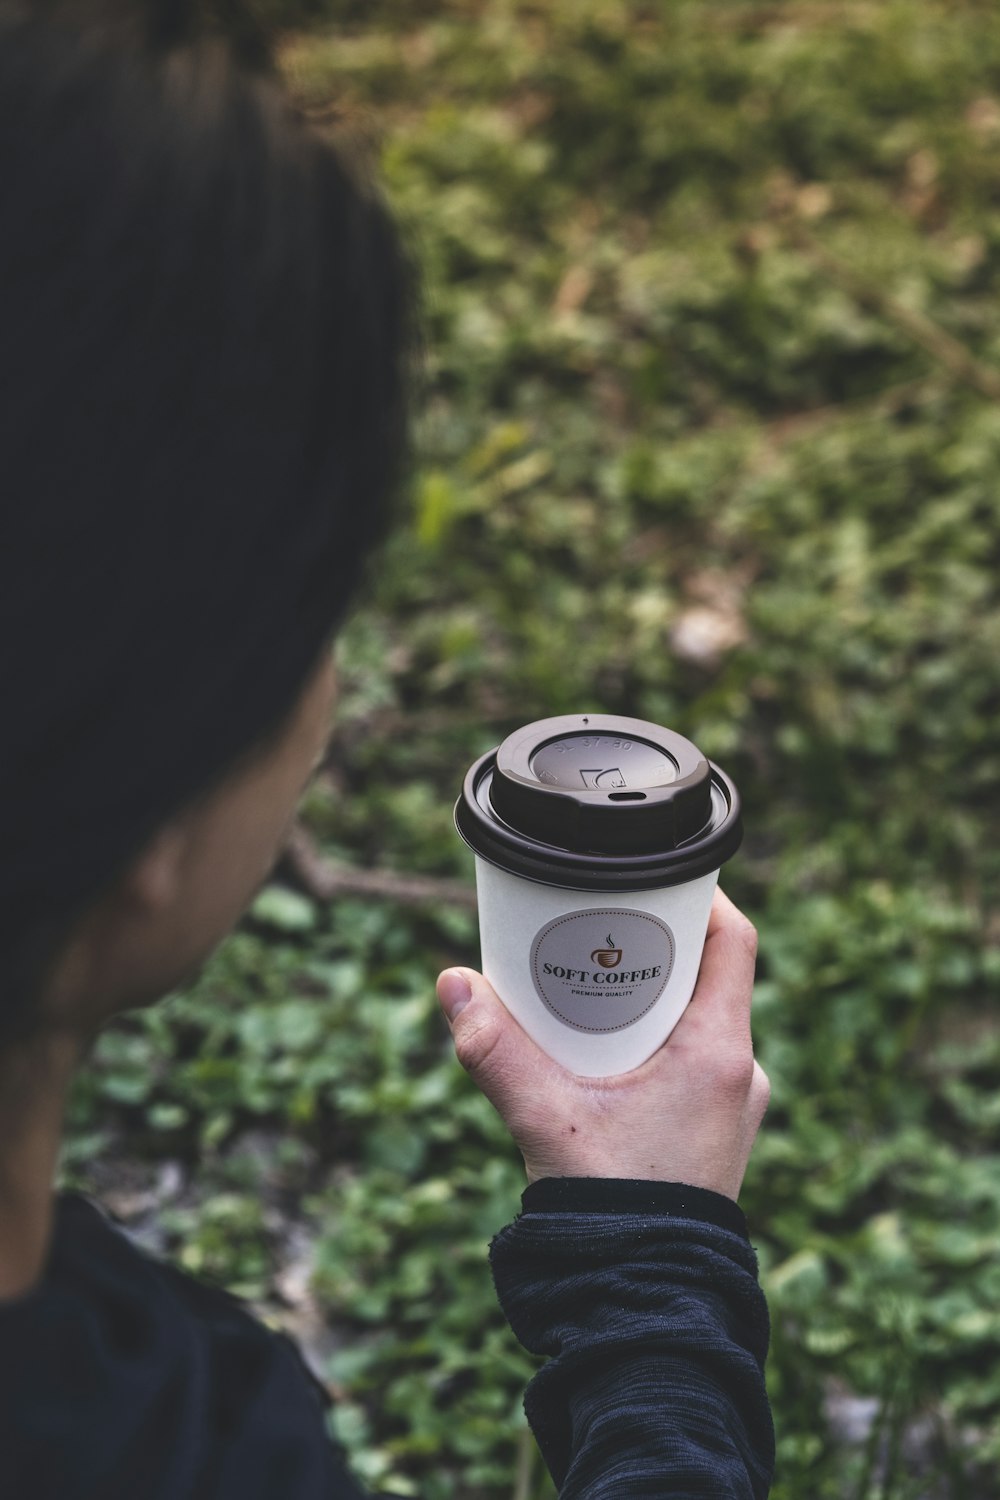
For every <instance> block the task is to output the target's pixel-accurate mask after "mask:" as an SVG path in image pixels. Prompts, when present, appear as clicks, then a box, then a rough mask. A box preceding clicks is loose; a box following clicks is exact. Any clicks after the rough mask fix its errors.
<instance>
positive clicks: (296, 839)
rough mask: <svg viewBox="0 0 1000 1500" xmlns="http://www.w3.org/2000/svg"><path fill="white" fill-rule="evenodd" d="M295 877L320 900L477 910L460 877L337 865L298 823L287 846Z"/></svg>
mask: <svg viewBox="0 0 1000 1500" xmlns="http://www.w3.org/2000/svg"><path fill="white" fill-rule="evenodd" d="M285 858H286V859H287V861H288V863H289V865H290V866H291V869H292V870H293V872H294V874H295V877H296V879H297V880H298V881H299V882H300V884H301V885H302V886H303V888H304V889H305V890H306V891H307V892H308V893H309V895H310V896H312V897H314V898H315V900H317V901H332V900H333V899H334V897H335V896H372V897H375V898H376V899H378V900H383V901H398V902H400V903H401V904H402V905H403V906H457V907H461V908H462V910H464V911H474V910H475V906H476V893H475V891H474V890H473V888H472V886H470V885H466V884H465V882H464V881H461V880H444V879H440V878H438V877H436V876H433V875H401V874H400V873H399V871H398V870H356V869H353V868H352V867H351V866H349V865H338V864H334V862H333V860H330V859H327V858H326V857H325V856H324V855H322V854H321V853H320V852H319V850H318V849H317V848H316V845H315V843H314V841H313V838H312V835H311V834H310V833H309V831H308V830H307V829H306V828H305V827H303V825H302V824H301V823H296V825H295V827H294V828H293V830H292V833H291V837H290V838H289V841H288V844H287V846H286V849H285Z"/></svg>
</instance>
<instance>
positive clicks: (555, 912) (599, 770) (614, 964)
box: [455, 714, 743, 1078]
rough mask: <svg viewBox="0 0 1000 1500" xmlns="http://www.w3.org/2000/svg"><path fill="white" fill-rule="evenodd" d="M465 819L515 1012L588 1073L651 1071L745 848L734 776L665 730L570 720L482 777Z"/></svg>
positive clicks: (517, 747)
mask: <svg viewBox="0 0 1000 1500" xmlns="http://www.w3.org/2000/svg"><path fill="white" fill-rule="evenodd" d="M455 823H456V826H457V828H458V831H459V833H460V834H461V836H462V838H463V839H464V840H465V841H466V843H467V844H469V845H470V847H471V848H472V849H473V851H474V853H475V856H476V888H477V893H478V903H479V931H480V943H481V948H482V968H483V972H484V973H485V975H486V977H487V979H489V980H490V982H491V984H492V985H493V987H494V988H495V990H496V991H497V994H498V995H499V996H500V998H501V1000H502V1001H503V1002H504V1004H505V1005H506V1006H507V1008H508V1010H510V1011H511V1013H512V1014H513V1015H514V1016H515V1018H516V1019H517V1020H518V1021H519V1022H520V1024H521V1025H522V1026H523V1027H524V1028H525V1030H526V1031H527V1032H528V1033H529V1035H530V1036H532V1037H533V1038H534V1040H535V1041H536V1042H537V1043H538V1045H539V1046H540V1047H542V1048H544V1050H545V1051H546V1052H548V1053H549V1054H550V1055H551V1056H552V1057H554V1058H555V1059H556V1060H557V1061H558V1062H561V1063H562V1064H563V1065H564V1066H565V1067H567V1068H569V1069H570V1070H571V1071H573V1072H575V1073H578V1074H580V1075H582V1076H584V1077H591V1078H596V1077H602V1076H607V1075H610V1074H615V1073H624V1072H627V1071H629V1069H631V1068H635V1067H638V1066H639V1065H640V1063H643V1062H644V1061H645V1060H646V1058H647V1057H649V1056H651V1054H652V1053H653V1052H655V1051H656V1050H657V1048H659V1047H660V1046H662V1044H663V1042H664V1041H665V1040H666V1039H667V1037H668V1036H669V1035H670V1032H671V1031H672V1030H673V1028H674V1026H675V1025H676V1024H677V1022H678V1021H679V1020H680V1017H681V1016H682V1014H683V1012H684V1010H685V1007H686V1006H687V1004H688V1001H689V1000H690V998H691V994H692V991H693V989H694V985H695V981H696V979H697V975H698V968H699V965H700V962H701V954H702V949H703V948H704V943H705V933H706V930H707V927H708V917H709V910H710V908H711V904H712V896H713V894H714V891H715V887H716V884H717V882H718V878H719V870H720V868H721V866H722V865H723V864H724V863H725V861H726V860H728V859H730V858H731V857H732V856H733V855H734V854H735V853H736V851H737V849H738V848H739V845H740V842H741V840H742V836H743V826H742V817H741V809H740V798H739V793H738V792H737V790H736V787H735V786H734V785H733V783H732V781H731V780H730V778H729V777H728V776H727V775H726V774H725V772H724V771H722V770H721V768H720V767H718V766H716V765H713V764H712V763H711V762H710V761H708V760H706V758H705V757H704V756H703V755H702V753H701V751H700V750H699V749H698V748H697V746H696V745H694V744H693V743H692V742H691V741H690V740H687V739H685V738H683V737H682V736H681V735H679V734H676V733H675V732H674V731H672V730H670V729H666V728H664V727H663V726H661V725H657V724H651V723H648V722H646V721H645V720H641V719H631V718H626V717H623V716H619V715H611V714H584V715H562V716H559V717H557V718H551V719H542V720H539V721H537V722H536V723H534V724H528V725H526V726H525V727H524V728H523V729H519V730H516V731H515V732H514V733H513V734H511V735H509V736H508V737H507V739H505V740H504V741H503V743H502V744H500V745H499V746H498V747H497V748H496V749H495V750H492V751H490V752H489V753H488V754H487V755H484V756H482V757H481V758H480V759H479V760H477V761H476V762H475V764H474V765H473V766H471V767H470V769H469V771H468V774H467V775H466V777H465V781H464V784H463V787H462V792H461V795H460V796H459V798H458V801H457V803H456V805H455Z"/></svg>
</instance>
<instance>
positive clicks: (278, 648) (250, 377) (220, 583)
mask: <svg viewBox="0 0 1000 1500" xmlns="http://www.w3.org/2000/svg"><path fill="white" fill-rule="evenodd" d="M228 9H230V7H229V6H225V5H223V6H217V7H216V11H217V12H222V13H223V20H225V19H226V17H225V14H224V12H225V11H226V10H228ZM196 10H197V7H191V6H184V5H181V4H173V3H171V4H160V5H157V6H149V7H148V8H147V9H145V10H142V11H139V12H137V11H136V10H135V8H134V7H131V8H129V9H127V10H123V11H121V12H120V13H115V12H113V11H111V10H108V9H106V8H103V9H102V11H101V12H100V15H99V17H98V18H97V19H94V13H93V10H92V8H90V7H88V8H87V9H86V10H83V9H81V7H80V6H67V5H65V4H60V5H49V6H40V5H38V4H35V5H33V6H31V7H25V6H14V5H10V4H7V3H6V0H0V632H2V634H0V639H2V643H3V644H2V647H0V1006H2V1007H3V1008H2V1010H0V1030H4V1031H10V1030H11V1029H12V1028H13V1027H15V1026H17V1025H20V1024H22V1023H23V1020H24V1018H25V1017H26V1016H28V1017H30V1014H31V1001H32V998H33V996H34V995H35V994H36V993H37V989H38V986H39V983H40V981H41V978H42V977H43V974H44V969H45V966H46V964H47V962H48V961H49V960H50V958H51V955H52V952H53V945H54V943H55V942H56V941H57V939H58V936H59V934H60V933H64V932H66V931H67V930H68V928H69V926H70V925H71V923H72V922H73V921H74V920H75V919H76V918H77V917H78V916H79V915H80V913H81V912H82V911H84V910H86V909H87V908H88V906H89V905H90V903H91V902H92V901H93V900H94V899H95V898H96V896H97V895H99V894H100V893H101V891H102V889H104V888H106V887H107V886H108V885H109V883H110V882H111V881H113V879H114V878H115V877H116V876H117V875H118V874H119V873H120V871H121V870H122V869H123V868H124V867H125V865H126V864H127V862H128V860H129V859H130V858H131V857H132V856H134V854H135V853H136V852H138V850H139V849H140V848H141V846H142V844H143V843H144V842H145V840H146V839H147V838H148V837H149V836H150V834H151V833H152V832H153V831H154V830H155V829H156V827H157V826H159V825H160V824H161V823H162V822H163V821H165V820H166V819H167V818H168V817H169V815H170V814H171V813H173V812H175V811H176V810H178V809H179V808H181V807H183V806H184V805H186V804H187V803H188V802H189V801H191V800H193V799H194V798H195V797H196V796H198V795H199V794H201V793H202V792H204V791H206V790H207V789H208V788H209V787H210V786H211V785H212V784H214V782H215V781H216V780H218V779H219V778H220V777H221V776H223V775H224V774H225V773H226V772H227V771H228V770H229V769H230V768H231V767H232V766H234V765H235V764H236V763H237V762H238V761H239V760H240V759H241V758H242V757H243V756H244V754H245V753H246V752H247V751H248V749H250V747H252V746H253V745H254V744H256V743H259V742H260V741H261V740H262V739H263V738H264V737H266V736H267V735H268V734H270V733H271V732H273V731H274V730H275V728H276V727H277V726H278V725H279V724H280V723H281V722H282V721H283V720H284V718H286V717H287V715H288V714H289V713H290V711H291V709H292V707H293V705H294V704H295V702H296V701H297V699H298V696H299V694H300V693H301V690H302V688H303V687H304V684H305V682H306V681H307V679H308V677H309V674H310V671H311V670H312V668H313V667H314V666H315V665H316V664H318V660H319V655H320V652H321V650H322V649H323V647H324V644H325V643H328V642H329V639H330V637H331V634H332V633H333V631H334V629H335V627H336V626H337V625H338V623H339V622H340V621H341V619H342V617H343V615H344V613H345V611H346V609H347V607H348V605H349V603H350V602H351V599H352V596H353V595H354V594H355V592H356V589H357V586H358V583H359V580H360V578H361V577H362V576H363V573H364V568H365V560H366V558H367V557H368V555H369V554H370V553H371V551H372V549H373V548H374V547H375V545H376V543H377V541H378V540H379V538H380V537H381V535H382V533H383V532H384V529H385V525H386V517H387V515H388V510H389V504H388V502H389V498H390V496H391V495H392V493H393V492H394V489H395V487H396V481H397V478H398V474H399V467H400V459H401V455H402V454H403V451H404V447H405V442H404V439H405V430H406V421H405V417H406V412H405V406H406V402H405V384H406V381H405V373H406V371H405V366H406V356H407V345H408V329H409V315H408V308H409V305H410V299H409V286H410V277H409V274H408V269H407V263H406V260H405V256H404V254H403V252H402V250H401V247H400V243H399V240H398V237H397V235H396V232H395V230H394V228H393V225H392V221H391V218H390V216H389V214H388V213H387V211H386V209H385V208H384V206H383V205H382V203H381V202H380V200H379V198H378V196H377V194H376V193H375V192H374V191H373V189H372V188H371V186H370V185H369V184H368V183H367V182H366V181H365V179H364V178H363V176H362V175H361V174H360V173H359V171H358V170H357V169H356V168H355V167H354V166H352V165H351V163H350V160H349V159H348V158H346V157H345V156H344V155H343V153H341V152H339V151H338V150H335V149H334V147H333V146H332V144H331V143H330V141H329V140H327V139H325V138H323V137H321V136H320V135H319V134H318V133H317V132H315V131H314V130H313V129H311V128H310V126H309V125H308V123H307V122H306V121H304V120H303V119H302V118H301V117H300V116H299V115H298V114H297V113H296V112H295V111H294V110H293V108H292V106H291V104H290V103H289V102H288V100H287V99H286V98H285V96H284V94H283V93H282V91H281V89H280V87H279V86H278V84H277V82H276V80H274V79H273V78H272V77H271V76H270V70H269V67H268V65H267V61H266V48H265V47H264V46H263V45H262V44H261V40H260V36H259V33H257V32H256V31H255V30H254V28H253V27H252V26H250V25H248V26H247V28H246V31H245V34H244V35H243V36H242V37H240V36H237V40H236V42H235V43H234V42H233V41H232V40H229V41H227V40H225V39H224V38H223V37H222V35H221V33H220V30H219V28H218V27H216V28H215V34H204V33H203V34H201V35H198V34H195V35H191V20H192V16H193V15H195V12H196ZM83 17H86V19H85V20H84V19H82V18H83Z"/></svg>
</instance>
